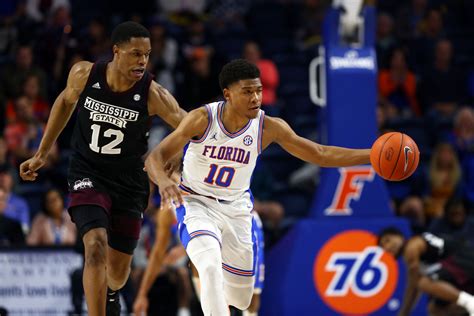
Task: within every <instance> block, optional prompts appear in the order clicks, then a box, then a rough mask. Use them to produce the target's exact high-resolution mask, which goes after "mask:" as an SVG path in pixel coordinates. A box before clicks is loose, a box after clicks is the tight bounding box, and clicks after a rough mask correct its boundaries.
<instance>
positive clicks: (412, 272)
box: [398, 237, 426, 316]
mask: <svg viewBox="0 0 474 316" xmlns="http://www.w3.org/2000/svg"><path fill="white" fill-rule="evenodd" d="M425 251H426V244H425V242H424V241H423V239H422V238H420V237H414V238H412V239H410V240H409V241H408V243H407V245H406V247H405V250H404V252H403V258H404V260H405V264H406V266H407V285H406V288H405V293H404V295H403V302H402V307H401V308H400V311H399V312H398V315H399V316H408V315H410V313H411V310H412V309H413V307H414V306H415V305H416V303H417V301H418V299H419V297H420V294H421V292H420V290H419V288H418V282H419V281H420V279H421V277H422V275H421V273H420V257H421V254H422V253H424V252H425Z"/></svg>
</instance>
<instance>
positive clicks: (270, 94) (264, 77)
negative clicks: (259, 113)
mask: <svg viewBox="0 0 474 316" xmlns="http://www.w3.org/2000/svg"><path fill="white" fill-rule="evenodd" d="M243 56H244V58H245V59H247V60H248V61H250V62H251V63H254V64H255V65H257V67H258V69H259V70H260V80H261V81H262V86H263V97H262V110H264V111H265V113H267V114H268V115H270V116H278V114H279V110H278V105H277V89H278V85H279V83H280V77H279V74H278V69H277V67H276V65H275V63H274V62H273V61H271V60H270V59H263V58H262V53H261V51H260V47H259V46H258V44H257V43H256V42H253V41H250V42H247V43H245V46H244V52H243Z"/></svg>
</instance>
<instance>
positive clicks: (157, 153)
mask: <svg viewBox="0 0 474 316" xmlns="http://www.w3.org/2000/svg"><path fill="white" fill-rule="evenodd" d="M207 124H208V117H207V110H206V108H204V107H201V108H199V109H196V110H193V111H191V112H189V114H188V115H186V116H185V117H184V119H183V120H182V121H181V123H180V124H179V126H178V128H177V129H176V130H174V131H173V132H172V133H171V134H169V135H168V136H167V137H165V138H164V139H163V140H162V141H161V143H160V144H159V145H158V146H156V147H155V148H154V149H153V150H152V151H151V152H150V154H149V155H148V157H147V159H146V160H145V169H146V171H147V173H148V177H149V178H150V180H151V181H153V182H154V183H155V184H156V185H158V188H159V190H160V195H161V200H162V205H163V204H168V203H169V202H171V201H172V200H173V201H174V202H177V203H179V204H181V203H183V198H182V196H181V191H180V190H179V189H178V187H177V185H176V182H175V181H173V180H172V179H170V178H169V177H168V175H167V173H166V171H165V168H164V167H165V164H166V163H167V162H168V161H169V160H170V159H171V158H173V157H174V156H175V155H176V154H178V153H179V152H180V151H181V150H182V149H183V147H184V146H185V145H186V144H187V143H188V142H189V140H190V139H192V138H193V137H200V136H201V135H203V134H204V131H205V130H206V128H207Z"/></svg>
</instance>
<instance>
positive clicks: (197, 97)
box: [181, 47, 221, 111]
mask: <svg viewBox="0 0 474 316" xmlns="http://www.w3.org/2000/svg"><path fill="white" fill-rule="evenodd" d="M215 69H216V68H215V67H214V66H213V64H212V60H211V53H210V52H209V51H208V50H206V49H205V48H204V47H197V48H195V49H194V50H193V53H192V54H191V58H190V59H189V60H188V65H187V69H186V71H185V75H184V82H183V84H182V93H181V96H182V99H181V106H182V107H183V109H185V110H186V111H191V110H193V109H195V108H197V107H199V106H201V105H202V104H204V103H208V102H212V101H216V100H218V99H219V98H220V97H221V91H220V88H219V85H218V80H217V79H218V78H217V72H216V70H215Z"/></svg>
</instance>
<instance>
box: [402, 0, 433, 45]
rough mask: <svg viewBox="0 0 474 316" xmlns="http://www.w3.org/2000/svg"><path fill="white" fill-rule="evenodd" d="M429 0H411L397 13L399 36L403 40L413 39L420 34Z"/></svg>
mask: <svg viewBox="0 0 474 316" xmlns="http://www.w3.org/2000/svg"><path fill="white" fill-rule="evenodd" d="M427 6H428V0H411V3H410V4H407V5H405V6H402V7H401V8H400V10H399V11H398V14H397V24H396V28H397V36H398V37H399V38H401V39H402V40H411V39H413V38H416V37H418V36H420V32H421V23H422V21H423V17H424V16H425V12H426V8H427Z"/></svg>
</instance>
